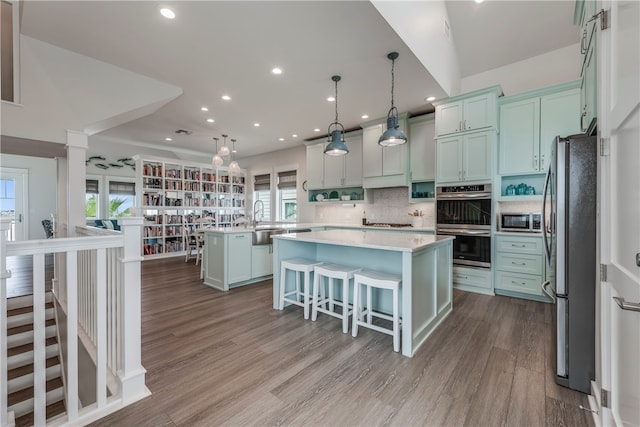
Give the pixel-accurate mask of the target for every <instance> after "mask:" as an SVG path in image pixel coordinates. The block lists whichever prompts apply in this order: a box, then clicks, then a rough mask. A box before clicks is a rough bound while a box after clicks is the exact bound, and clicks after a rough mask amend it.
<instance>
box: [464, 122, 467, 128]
mask: <svg viewBox="0 0 640 427" xmlns="http://www.w3.org/2000/svg"><path fill="white" fill-rule="evenodd" d="M464 130H467V121H466V120H465V121H464Z"/></svg>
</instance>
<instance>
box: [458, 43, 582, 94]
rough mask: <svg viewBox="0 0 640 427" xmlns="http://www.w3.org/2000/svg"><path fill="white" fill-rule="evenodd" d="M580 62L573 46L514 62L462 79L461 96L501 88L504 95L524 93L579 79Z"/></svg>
mask: <svg viewBox="0 0 640 427" xmlns="http://www.w3.org/2000/svg"><path fill="white" fill-rule="evenodd" d="M581 67H582V58H581V55H580V45H579V44H575V45H571V46H567V47H564V48H562V49H558V50H554V51H551V52H548V53H545V54H542V55H538V56H534V57H532V58H528V59H525V60H523V61H519V62H514V63H513V64H509V65H505V66H504V67H499V68H495V69H493V70H489V71H485V72H483V73H479V74H474V75H472V76H468V77H464V78H463V79H462V81H461V93H466V92H471V91H474V90H477V89H482V88H485V87H489V86H494V85H501V86H502V91H503V92H504V94H505V95H513V94H516V93H521V92H527V91H530V90H534V89H540V88H544V87H547V86H553V85H556V84H560V83H565V82H569V81H572V80H577V79H579V78H580V69H581Z"/></svg>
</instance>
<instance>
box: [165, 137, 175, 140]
mask: <svg viewBox="0 0 640 427" xmlns="http://www.w3.org/2000/svg"><path fill="white" fill-rule="evenodd" d="M164 140H165V141H173V138H169V137H166V138H165V139H164Z"/></svg>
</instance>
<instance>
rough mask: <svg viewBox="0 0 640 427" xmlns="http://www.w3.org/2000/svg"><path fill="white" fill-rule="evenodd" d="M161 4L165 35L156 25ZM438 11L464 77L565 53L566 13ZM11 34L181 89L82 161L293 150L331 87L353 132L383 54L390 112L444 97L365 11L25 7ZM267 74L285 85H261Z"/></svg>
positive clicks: (383, 103) (516, 4)
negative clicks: (103, 153) (109, 151)
mask: <svg viewBox="0 0 640 427" xmlns="http://www.w3.org/2000/svg"><path fill="white" fill-rule="evenodd" d="M167 4H169V5H170V6H171V7H172V8H173V9H174V10H175V12H176V15H177V17H176V19H174V20H172V21H168V20H166V19H164V18H162V17H161V16H160V14H159V13H158V11H159V7H160V6H164V5H167ZM398 7H401V3H398ZM447 9H448V13H449V16H450V22H451V27H452V34H453V37H454V41H455V43H456V48H457V51H458V55H459V62H460V66H461V71H462V75H463V76H466V75H470V74H474V73H477V72H480V71H484V70H487V69H492V68H495V67H499V66H502V65H505V64H508V63H511V62H514V61H517V60H521V59H524V58H528V57H531V56H535V55H538V54H541V53H544V52H547V51H550V50H555V49H558V48H560V47H564V46H567V45H569V44H572V43H576V42H577V41H578V34H577V29H576V28H575V27H572V26H571V25H570V23H571V19H572V13H573V2H529V1H511V2H502V1H489V0H487V1H485V3H483V4H480V5H477V4H475V3H474V2H467V1H460V2H457V1H456V2H448V3H447ZM569 15H571V16H569ZM21 31H22V33H23V34H25V35H28V36H30V37H33V38H36V39H39V40H42V41H45V42H48V43H51V44H54V45H57V46H60V47H62V48H65V49H69V50H72V51H74V52H77V53H80V54H84V55H87V56H90V57H93V58H96V59H99V60H102V61H105V62H108V63H111V64H114V65H117V66H119V67H122V68H125V69H128V70H131V71H134V72H137V73H140V74H143V75H146V76H149V77H152V78H155V79H157V80H160V81H163V82H166V83H170V84H173V85H176V86H179V87H181V88H182V89H183V91H184V94H183V95H182V96H180V97H179V98H177V99H176V100H174V101H172V102H170V103H169V104H167V105H166V106H164V107H162V108H161V109H160V110H158V111H157V112H156V113H154V114H151V115H149V116H147V117H144V118H141V119H138V120H135V121H132V122H129V123H126V124H124V125H121V126H118V127H116V128H113V129H110V130H107V131H105V132H103V133H101V134H99V135H97V136H94V137H92V138H91V144H92V147H93V149H95V144H106V143H109V141H132V142H136V143H142V144H143V145H149V144H153V145H157V146H159V147H166V148H169V149H173V148H175V149H177V150H178V151H182V152H183V153H188V152H189V151H191V150H193V151H196V152H205V153H212V152H213V151H214V148H213V141H212V138H213V137H214V136H216V137H217V136H220V135H221V134H224V133H227V134H229V137H230V138H236V139H237V143H236V146H237V149H238V157H240V158H241V157H245V156H250V155H256V154H260V153H264V152H267V151H273V150H278V149H282V148H288V147H293V146H299V145H301V144H302V143H303V141H304V139H309V138H314V137H318V136H320V135H324V134H325V133H326V129H327V127H328V125H329V123H331V122H332V121H333V119H334V114H335V113H334V104H333V103H330V102H327V100H326V98H327V97H328V96H330V95H332V94H333V92H334V87H333V82H332V81H331V76H332V75H334V74H339V75H341V76H342V81H341V82H340V83H339V97H338V101H339V104H338V106H339V114H340V121H341V122H342V123H343V124H344V125H345V127H346V128H348V129H349V128H356V127H358V124H359V123H361V122H363V121H364V120H363V119H361V115H362V114H368V115H369V117H370V118H371V119H375V118H380V117H384V116H386V114H387V110H388V109H389V107H390V89H391V88H390V86H391V76H390V68H391V63H390V61H389V60H388V59H387V58H386V55H387V53H388V52H390V51H394V50H395V51H398V52H399V53H400V57H399V59H398V60H397V61H396V88H395V98H396V99H395V100H396V106H397V107H398V109H399V110H400V111H409V112H412V113H419V112H424V111H428V110H431V109H432V106H431V105H430V104H428V103H427V102H426V101H425V98H426V97H427V96H431V95H432V96H435V97H437V98H440V97H443V96H445V95H446V94H445V92H444V91H443V90H442V89H441V88H440V86H439V85H438V84H437V82H436V81H435V80H434V79H433V78H432V76H431V75H430V74H429V73H428V72H427V70H425V68H424V66H423V65H422V64H421V63H420V61H419V60H418V59H417V58H416V57H415V56H414V55H413V54H412V53H411V52H410V51H409V49H408V48H407V47H406V45H405V44H404V43H403V41H402V40H401V39H400V38H399V37H398V36H397V34H396V33H395V32H394V31H393V29H392V28H390V26H389V25H388V24H387V22H386V21H385V20H384V19H383V18H382V17H381V16H380V15H379V13H378V12H377V11H376V9H375V8H374V7H373V6H372V5H371V3H369V2H368V1H336V2H330V1H318V2H316V1H299V2H294V1H284V2H273V1H257V2H245V1H173V2H165V3H161V2H157V1H68V2H62V1H27V2H24V3H23V13H22V27H21ZM274 66H279V67H281V68H282V69H283V70H284V73H283V74H282V75H280V76H276V75H273V74H272V73H271V72H270V70H271V69H272V68H273V67H274ZM222 94H229V95H230V96H231V97H232V100H231V101H223V100H222V99H221V98H220V96H221V95H222ZM201 106H208V107H209V112H208V113H205V112H202V111H200V107H201ZM208 117H212V118H213V119H215V122H214V123H212V124H210V123H207V122H206V121H205V120H206V118H208ZM255 122H259V123H260V127H258V128H256V127H254V126H253V123H255ZM314 128H319V129H321V132H319V133H316V132H314V131H313V129H314ZM177 129H186V130H189V131H192V132H193V133H192V134H191V135H189V136H184V135H176V134H175V133H174V132H175V130H177ZM292 134H297V135H298V137H297V138H293V137H292ZM165 137H172V138H173V141H172V142H165V141H164V138H165ZM279 138H285V141H284V142H280V141H279ZM123 154H125V153H123ZM126 154H129V153H126Z"/></svg>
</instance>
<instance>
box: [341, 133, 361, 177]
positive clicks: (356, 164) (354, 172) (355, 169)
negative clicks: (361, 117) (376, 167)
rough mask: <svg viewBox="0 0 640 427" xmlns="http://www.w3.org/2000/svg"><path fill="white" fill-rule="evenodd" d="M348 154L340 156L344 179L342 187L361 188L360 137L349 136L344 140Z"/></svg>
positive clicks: (358, 135) (359, 135)
mask: <svg viewBox="0 0 640 427" xmlns="http://www.w3.org/2000/svg"><path fill="white" fill-rule="evenodd" d="M346 142H347V147H349V154H347V155H346V156H342V158H343V161H344V179H343V181H342V185H343V186H345V187H360V186H362V135H361V134H360V133H358V134H356V135H353V136H351V135H349V136H348V137H347V138H346Z"/></svg>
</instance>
